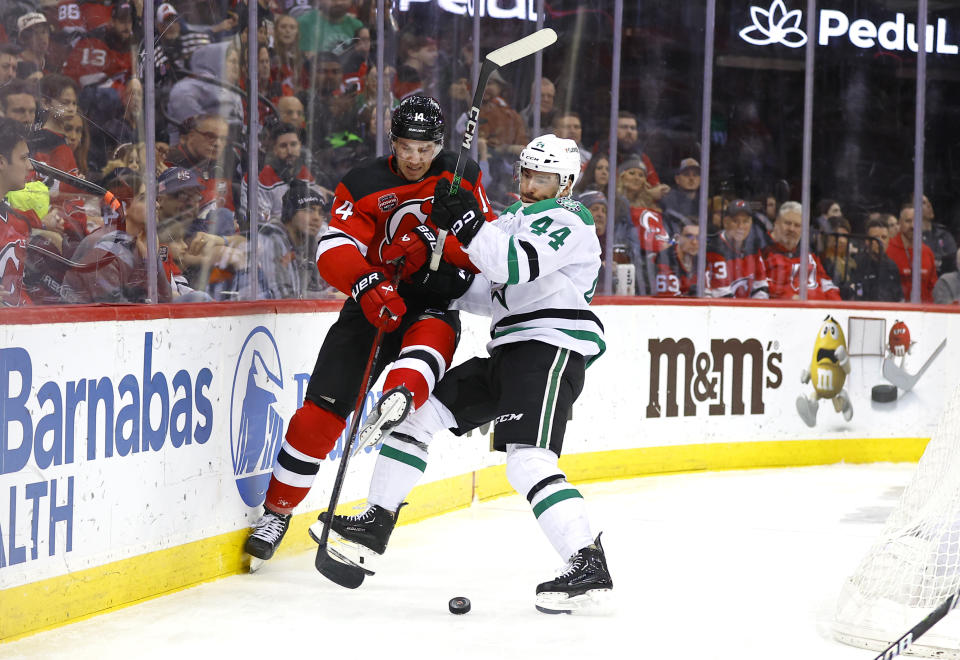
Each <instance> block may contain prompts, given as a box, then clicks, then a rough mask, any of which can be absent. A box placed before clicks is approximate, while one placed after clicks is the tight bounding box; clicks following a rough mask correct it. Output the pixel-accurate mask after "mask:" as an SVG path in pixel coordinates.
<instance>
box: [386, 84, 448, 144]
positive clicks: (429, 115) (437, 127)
mask: <svg viewBox="0 0 960 660" xmlns="http://www.w3.org/2000/svg"><path fill="white" fill-rule="evenodd" d="M390 138H391V139H394V140H395V139H397V138H406V139H408V140H422V141H424V142H443V111H441V110H440V104H439V103H438V102H437V100H436V99H435V98H432V97H430V96H423V95H421V94H414V95H413V96H408V97H407V98H405V99H403V100H402V101H400V105H398V106H397V109H396V110H394V111H393V118H392V119H391V120H390Z"/></svg>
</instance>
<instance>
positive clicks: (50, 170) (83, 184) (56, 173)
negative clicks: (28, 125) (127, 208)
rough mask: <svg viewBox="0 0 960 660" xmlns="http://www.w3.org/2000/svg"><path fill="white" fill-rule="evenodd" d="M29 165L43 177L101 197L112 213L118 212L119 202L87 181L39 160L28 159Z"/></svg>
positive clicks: (99, 187) (107, 192)
mask: <svg viewBox="0 0 960 660" xmlns="http://www.w3.org/2000/svg"><path fill="white" fill-rule="evenodd" d="M30 164H31V165H33V169H34V170H35V171H37V172H39V173H40V174H42V175H44V176H48V177H51V178H53V179H56V180H57V181H62V182H63V183H69V184H70V185H71V186H73V187H74V188H76V189H77V190H79V191H81V192H85V193H87V194H90V195H101V196H102V197H103V201H104V202H106V203H107V206H109V207H110V208H111V209H112V210H113V211H115V212H119V211H120V210H121V208H122V206H121V204H120V200H118V199H117V198H116V197H114V195H113V193H112V192H110V191H109V190H107V189H106V188H104V187H103V186H99V185H97V184H95V183H93V182H92V181H87V180H86V179H81V178H80V177H78V176H74V175H73V174H70V173H69V172H64V171H63V170H59V169H57V168H56V167H53V166H51V165H47V164H46V163H42V162H40V161H39V160H34V159H33V158H31V159H30Z"/></svg>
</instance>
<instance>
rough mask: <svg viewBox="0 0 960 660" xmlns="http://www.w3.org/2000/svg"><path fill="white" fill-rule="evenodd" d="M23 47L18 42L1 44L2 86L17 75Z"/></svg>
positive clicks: (0, 73) (0, 71) (0, 66)
mask: <svg viewBox="0 0 960 660" xmlns="http://www.w3.org/2000/svg"><path fill="white" fill-rule="evenodd" d="M22 52H23V49H22V48H21V47H20V46H18V45H17V44H2V45H0V87H2V86H3V85H6V84H7V83H8V82H10V81H11V80H15V79H16V77H17V63H18V62H19V61H20V53H22Z"/></svg>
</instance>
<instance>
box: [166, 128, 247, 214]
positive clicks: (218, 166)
mask: <svg viewBox="0 0 960 660" xmlns="http://www.w3.org/2000/svg"><path fill="white" fill-rule="evenodd" d="M184 126H185V128H186V129H187V130H186V132H185V133H184V135H183V136H182V137H181V139H180V142H179V143H178V144H177V145H176V146H175V147H173V148H171V149H170V151H169V153H168V154H167V164H168V165H170V166H178V167H183V168H187V169H191V170H193V171H195V172H197V173H198V174H199V176H200V180H201V182H203V185H204V191H203V201H202V208H201V211H200V213H201V215H206V214H207V213H209V212H211V211H212V210H213V209H224V208H225V209H229V210H230V211H233V210H234V209H235V207H234V200H233V189H232V187H231V181H230V179H229V178H228V175H227V174H226V172H227V171H229V170H228V161H227V159H226V158H225V156H226V154H227V152H226V149H225V148H226V145H227V143H228V141H229V139H230V129H229V126H228V125H227V121H226V120H225V119H224V118H223V117H220V116H219V115H202V116H200V117H198V118H196V119H190V120H188V121H186V122H185V124H184Z"/></svg>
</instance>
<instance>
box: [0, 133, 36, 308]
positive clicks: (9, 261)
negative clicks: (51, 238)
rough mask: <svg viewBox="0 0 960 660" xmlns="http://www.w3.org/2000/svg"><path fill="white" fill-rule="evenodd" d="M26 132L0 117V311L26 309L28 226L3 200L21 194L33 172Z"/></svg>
mask: <svg viewBox="0 0 960 660" xmlns="http://www.w3.org/2000/svg"><path fill="white" fill-rule="evenodd" d="M29 156H30V152H29V150H28V149H27V140H26V130H25V129H24V127H23V126H22V125H21V124H20V123H19V122H16V121H14V120H13V119H8V118H6V117H0V307H6V306H12V307H17V306H20V305H29V304H30V299H29V298H28V297H27V295H26V293H25V292H24V290H23V266H24V262H25V261H26V256H27V242H28V241H29V240H30V226H29V225H28V224H27V223H26V222H25V221H24V220H23V219H21V218H20V217H18V216H17V214H15V213H12V212H11V210H10V207H9V206H8V205H7V202H6V200H5V199H4V198H5V197H6V196H7V193H8V192H10V191H13V190H20V189H21V188H23V186H24V185H25V184H26V181H27V175H28V174H29V173H30V171H31V170H32V169H33V168H32V167H31V166H30V161H29V160H28V158H29Z"/></svg>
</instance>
